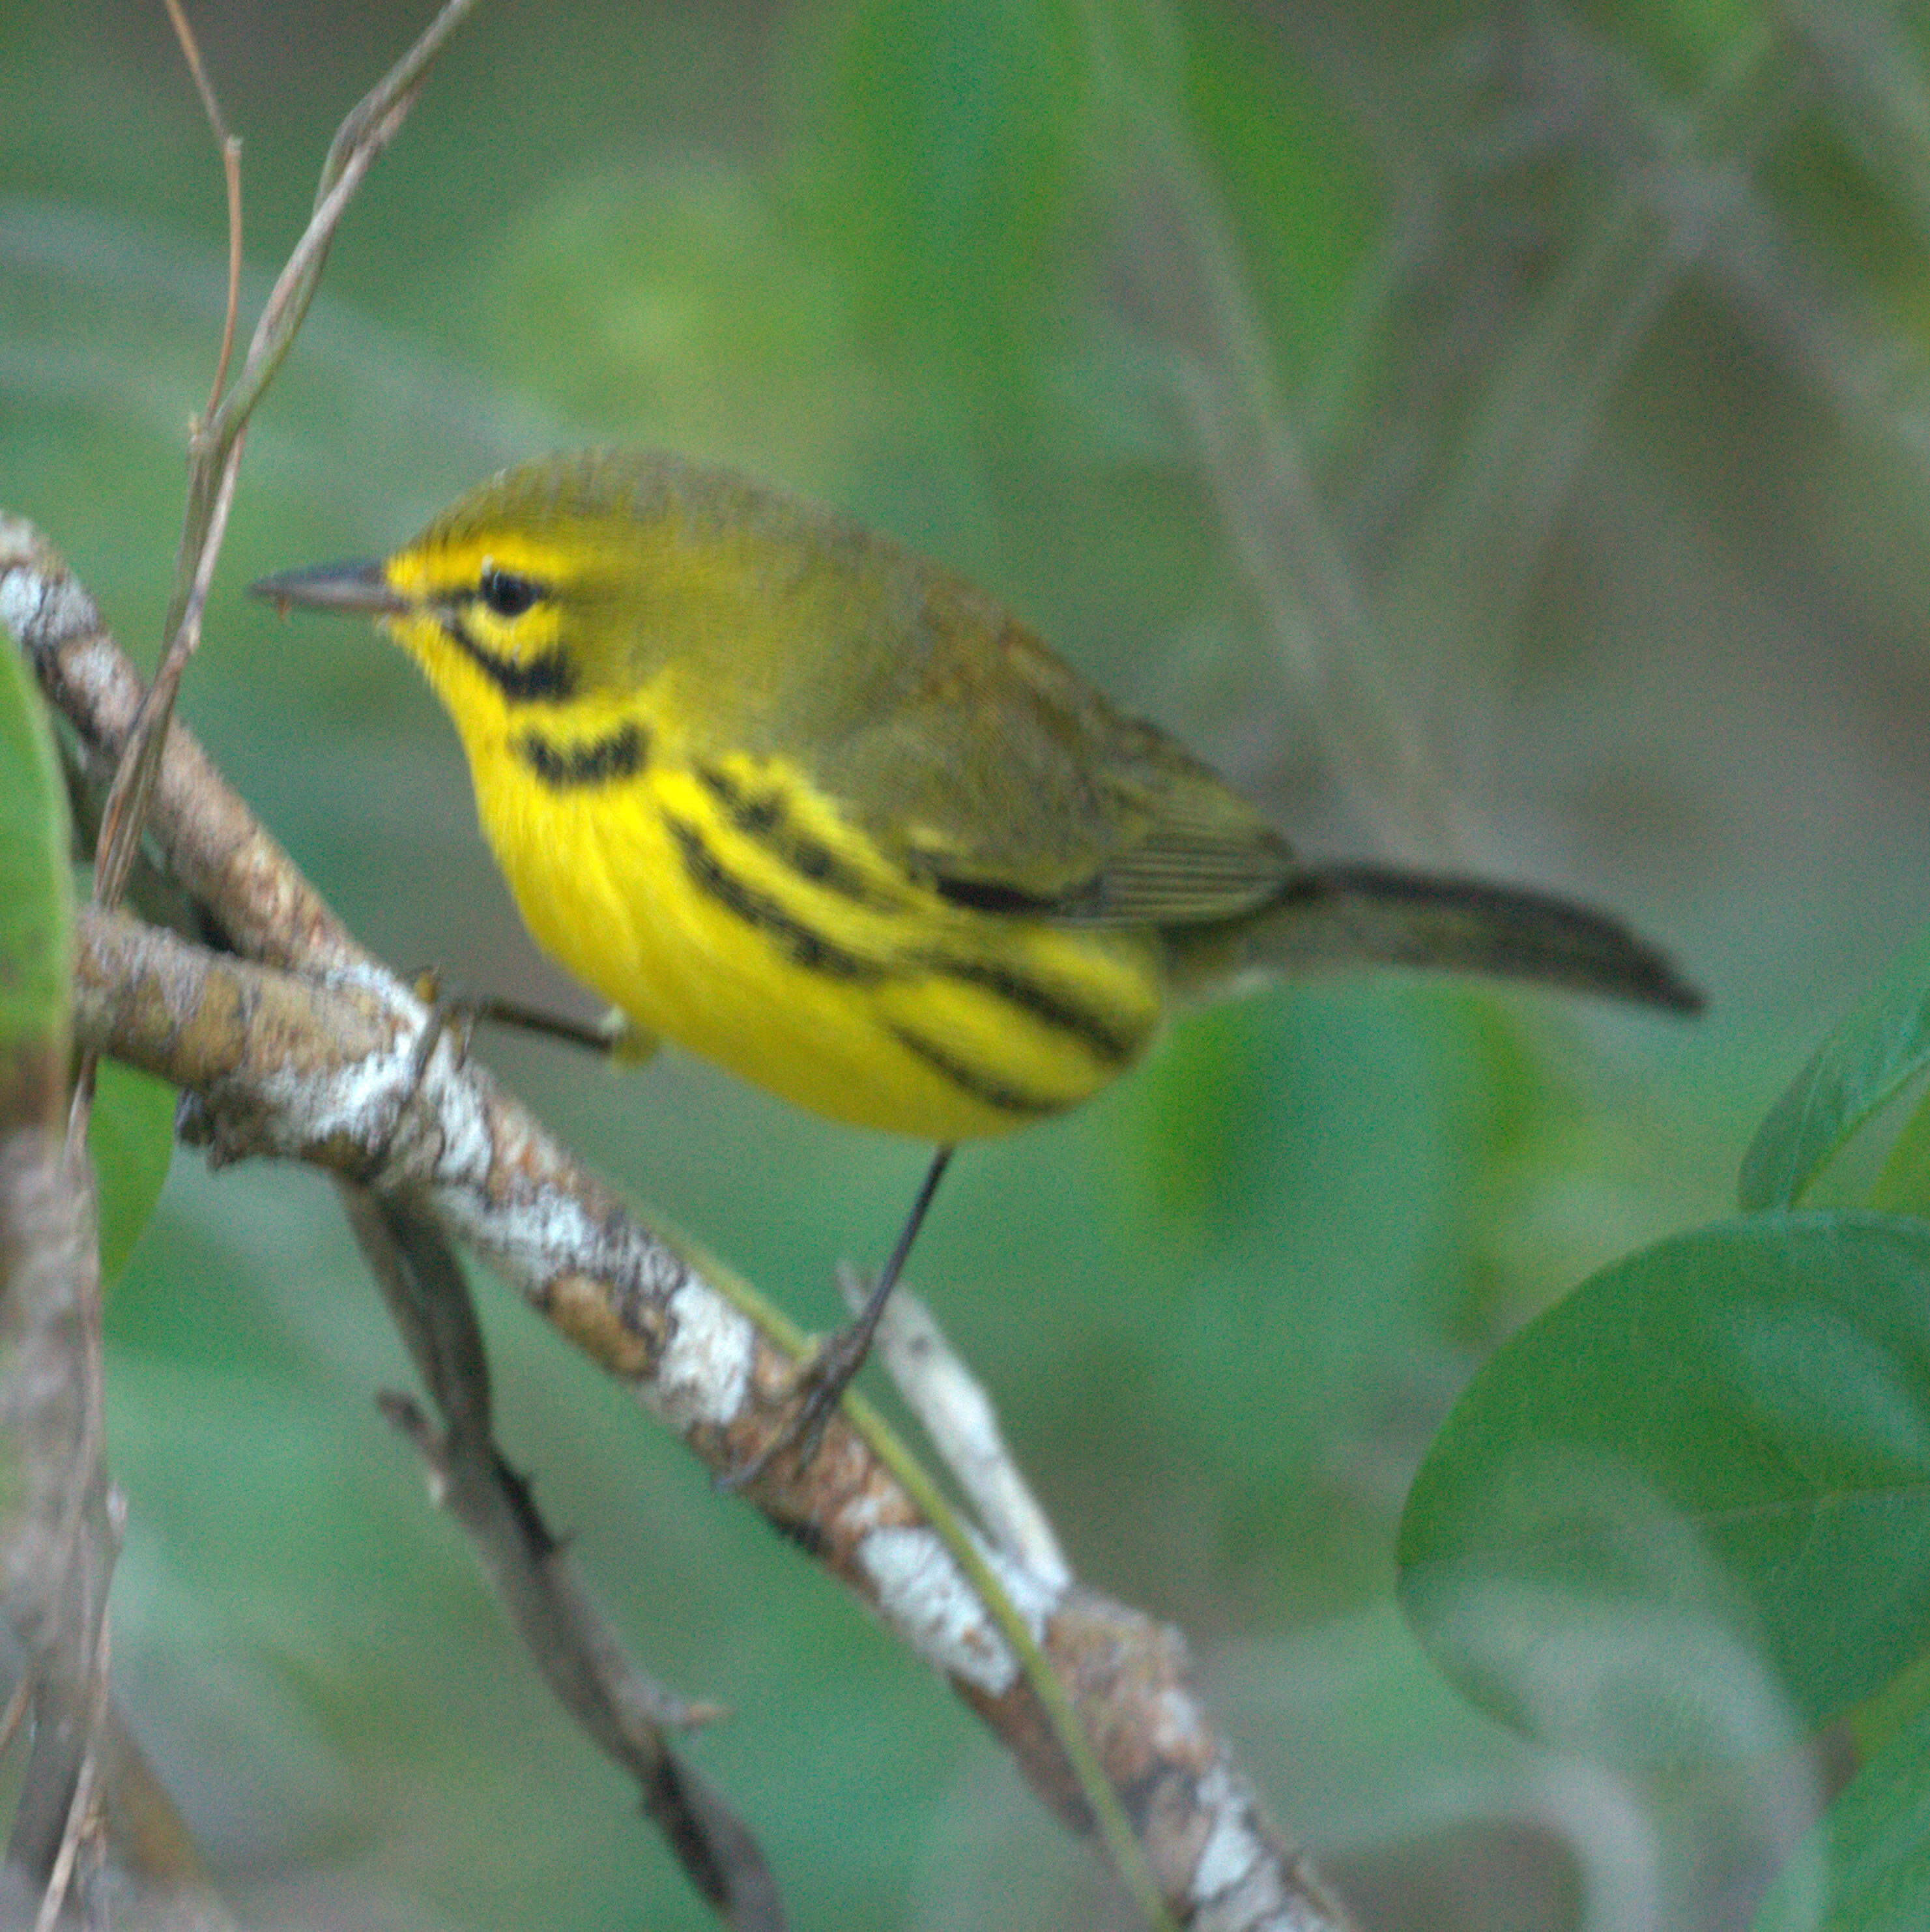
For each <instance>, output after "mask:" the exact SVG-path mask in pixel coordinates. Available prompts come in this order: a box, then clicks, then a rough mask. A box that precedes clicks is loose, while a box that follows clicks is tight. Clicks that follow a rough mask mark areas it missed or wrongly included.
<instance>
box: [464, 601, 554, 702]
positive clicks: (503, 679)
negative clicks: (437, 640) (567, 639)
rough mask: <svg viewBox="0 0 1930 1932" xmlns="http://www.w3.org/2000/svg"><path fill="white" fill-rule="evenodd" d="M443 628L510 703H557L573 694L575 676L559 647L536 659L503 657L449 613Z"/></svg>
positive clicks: (543, 653)
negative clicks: (477, 639)
mask: <svg viewBox="0 0 1930 1932" xmlns="http://www.w3.org/2000/svg"><path fill="white" fill-rule="evenodd" d="M443 630H444V631H445V632H446V634H448V637H449V641H450V642H451V643H452V644H454V645H455V647H456V649H458V650H459V651H461V652H462V654H463V655H464V656H465V657H466V658H468V659H469V661H470V663H472V664H474V665H475V666H476V668H477V670H479V671H481V672H482V674H483V676H485V677H486V678H488V680H489V681H490V682H491V684H493V685H495V687H496V688H497V690H498V691H501V692H502V694H503V696H504V697H506V698H507V699H509V702H510V703H512V704H561V703H564V702H565V701H566V700H568V699H569V698H570V697H574V696H575V693H576V673H575V672H574V671H573V670H571V668H570V664H569V658H567V657H566V656H565V655H564V654H563V650H562V648H561V647H560V646H558V647H557V648H556V649H552V650H547V651H545V652H542V655H540V656H538V657H533V658H506V657H504V656H503V655H501V654H500V652H496V651H492V650H489V649H485V647H484V646H482V645H481V644H479V643H477V642H476V640H475V638H473V637H471V636H470V633H469V630H468V627H467V625H465V624H464V622H463V621H462V619H461V618H460V617H459V616H456V615H455V613H453V612H448V613H445V614H444V616H443Z"/></svg>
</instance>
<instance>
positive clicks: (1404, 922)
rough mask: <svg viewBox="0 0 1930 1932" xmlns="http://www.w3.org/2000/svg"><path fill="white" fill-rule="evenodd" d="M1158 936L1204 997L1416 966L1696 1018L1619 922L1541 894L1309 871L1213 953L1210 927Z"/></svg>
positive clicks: (1667, 970) (1332, 868) (1656, 954)
mask: <svg viewBox="0 0 1930 1932" xmlns="http://www.w3.org/2000/svg"><path fill="white" fill-rule="evenodd" d="M1169 938H1172V940H1173V941H1174V942H1175V946H1176V950H1177V951H1178V955H1179V956H1178V958H1177V959H1176V960H1175V966H1176V968H1178V974H1177V977H1179V978H1180V979H1181V980H1182V981H1187V980H1190V981H1192V982H1193V983H1196V984H1198V985H1200V986H1202V988H1205V989H1213V988H1214V987H1216V986H1218V985H1220V984H1222V983H1224V982H1225V981H1226V980H1231V979H1235V978H1238V977H1244V975H1246V974H1249V973H1251V972H1253V971H1260V972H1267V971H1271V972H1275V973H1283V974H1310V973H1318V972H1321V971H1334V970H1340V969H1346V968H1358V967H1360V966H1362V965H1385V966H1418V967H1424V968H1428V969H1429V970H1430V971H1439V972H1449V973H1481V974H1490V975H1492V976H1493V977H1498V978H1502V979H1510V980H1533V981H1536V982H1538V983H1540V984H1541V985H1544V986H1562V987H1566V988H1568V989H1570V990H1571V991H1573V992H1581V993H1597V994H1601V995H1605V996H1606V997H1607V998H1611V999H1620V1000H1633V1001H1637V1002H1638V1003H1640V1004H1643V1005H1645V1006H1653V1007H1666V1008H1667V1010H1669V1011H1670V1012H1672V1013H1699V1012H1700V1010H1701V1009H1702V995H1701V994H1700V993H1699V992H1697V990H1696V989H1695V988H1694V987H1693V986H1691V985H1690V984H1689V983H1688V981H1686V980H1684V979H1683V978H1682V976H1681V975H1680V974H1679V973H1677V972H1676V969H1675V968H1674V966H1673V965H1672V964H1671V963H1670V961H1669V959H1667V956H1665V955H1664V954H1663V953H1661V951H1659V950H1658V949H1657V948H1656V947H1652V946H1651V945H1649V944H1648V943H1647V942H1646V941H1644V940H1642V939H1639V938H1637V937H1636V935H1634V933H1632V932H1630V931H1629V929H1628V927H1626V926H1624V925H1623V924H1622V922H1620V921H1619V919H1611V918H1610V917H1608V916H1607V914H1605V913H1598V912H1595V911H1593V910H1591V909H1590V908H1589V907H1586V906H1582V905H1577V904H1575V903H1574V901H1572V900H1571V899H1563V898H1556V897H1555V896H1554V895H1553V894H1551V893H1547V892H1528V891H1522V890H1518V889H1515V888H1513V887H1510V886H1491V885H1485V884H1482V883H1479V882H1478V881H1477V880H1472V879H1456V878H1436V877H1430V876H1428V875H1427V874H1422V873H1415V872H1403V871H1397V870H1395V869H1394V868H1391V867H1382V866H1378V865H1322V866H1313V867H1310V868H1308V869H1307V871H1304V872H1301V873H1298V874H1295V877H1293V878H1292V879H1291V880H1289V881H1288V883H1287V884H1286V886H1285V887H1284V888H1283V889H1282V891H1281V892H1280V896H1279V897H1278V898H1277V899H1276V900H1275V901H1274V903H1273V904H1271V906H1269V907H1267V908H1266V909H1265V910H1264V911H1262V912H1261V913H1258V914H1257V915H1252V914H1250V915H1248V916H1247V918H1246V919H1244V920H1242V921H1241V922H1238V926H1237V928H1235V927H1234V926H1231V925H1229V926H1227V927H1226V928H1223V929H1221V931H1220V934H1219V935H1218V936H1217V944H1216V943H1215V941H1214V938H1212V937H1211V933H1210V929H1208V930H1202V931H1200V932H1198V933H1197V935H1196V939H1195V937H1194V935H1184V934H1180V935H1169ZM1189 954H1191V955H1193V957H1191V958H1189V957H1188V955H1189ZM1189 967H1190V968H1193V970H1192V971H1188V968H1189Z"/></svg>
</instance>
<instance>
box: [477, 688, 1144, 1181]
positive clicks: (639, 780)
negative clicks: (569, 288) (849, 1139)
mask: <svg viewBox="0 0 1930 1932" xmlns="http://www.w3.org/2000/svg"><path fill="white" fill-rule="evenodd" d="M568 724H569V736H567V737H564V736H560V735H553V734H546V733H545V732H544V731H542V730H538V729H536V728H535V727H528V726H525V727H521V728H520V729H512V731H511V732H510V733H509V734H508V735H507V736H505V737H499V738H497V739H494V741H493V742H489V743H486V744H485V743H479V742H475V741H473V740H471V741H470V743H469V746H468V748H469V751H470V765H471V770H472V773H473V777H474V779H475V782H476V799H477V805H478V808H479V813H480V815H481V817H482V825H483V829H484V831H485V834H486V835H487V836H488V840H489V841H490V844H491V846H492V847H494V850H495V853H496V856H497V860H498V862H500V864H501V865H502V867H503V871H504V873H505V874H506V876H507V877H508V878H509V883H510V886H511V887H512V890H513V891H514V892H515V896H516V899H517V902H518V905H519V906H520V907H521V910H522V913H523V916H524V919H526V920H527V922H528V924H529V927H530V931H531V932H532V933H533V934H534V935H535V936H536V939H537V941H538V942H539V944H541V945H542V947H544V948H545V950H547V951H548V952H549V953H551V954H553V955H554V956H555V957H556V958H557V959H558V960H559V961H560V962H561V963H562V964H563V965H564V966H566V968H569V971H572V973H574V974H576V975H577V976H578V977H579V978H580V979H581V980H584V981H585V982H586V983H587V984H588V985H589V986H592V987H593V988H594V989H596V992H599V994H601V995H602V997H603V998H605V999H607V1000H608V1001H610V1002H611V1004H613V1005H614V1006H616V1007H618V1008H620V1010H622V1011H623V1013H625V1014H626V1016H628V1017H629V1019H630V1020H631V1021H632V1023H633V1024H634V1025H636V1026H638V1027H639V1028H642V1029H644V1031H647V1032H650V1033H653V1034H661V1035H662V1036H663V1037H665V1038H666V1039H668V1040H674V1041H676V1042H677V1043H678V1044H679V1045H680V1046H683V1047H686V1048H687V1049H689V1051H691V1052H694V1053H697V1054H699V1055H702V1056H703V1057H704V1058H706V1059H707V1060H711V1061H716V1063H717V1064H719V1065H720V1066H723V1067H728V1068H729V1069H730V1070H731V1071H732V1072H734V1073H737V1074H739V1075H740V1076H742V1077H743V1078H744V1079H747V1080H749V1081H752V1082H755V1083H756V1084H757V1085H759V1086H761V1087H763V1088H767V1090H769V1091H771V1092H773V1093H775V1094H779V1095H781V1096H782V1097H783V1098H785V1099H786V1100H790V1101H791V1102H793V1103H795V1104H796V1105H797V1106H802V1107H806V1108H808V1109H811V1110H812V1112H816V1113H818V1114H822V1115H827V1116H829V1117H830V1118H833V1119H834V1120H839V1121H848V1122H850V1123H851V1124H854V1125H856V1126H860V1127H875V1128H881V1129H884V1130H888V1131H891V1132H894V1133H902V1134H908V1135H913V1136H917V1138H919V1139H922V1140H926V1141H931V1142H941V1143H945V1142H953V1141H956V1140H962V1139H971V1138H977V1137H980V1136H987V1135H993V1134H1001V1133H1009V1132H1010V1131H1011V1130H1013V1129H1015V1128H1017V1127H1023V1126H1025V1125H1026V1124H1028V1123H1029V1122H1031V1121H1037V1120H1039V1119H1040V1118H1044V1117H1045V1116H1047V1115H1052V1114H1055V1113H1058V1112H1061V1111H1062V1110H1064V1109H1066V1108H1068V1107H1071V1106H1076V1105H1077V1104H1078V1103H1079V1102H1080V1101H1082V1100H1085V1099H1087V1098H1088V1097H1089V1096H1090V1095H1091V1094H1093V1093H1094V1091H1097V1089H1098V1088H1100V1087H1102V1086H1103V1085H1106V1083H1107V1082H1109V1081H1111V1080H1112V1079H1115V1077H1116V1076H1118V1075H1119V1074H1120V1073H1122V1072H1124V1070H1125V1069H1126V1068H1127V1067H1128V1066H1129V1065H1130V1064H1132V1062H1133V1061H1134V1060H1135V1059H1136V1058H1137V1057H1138V1056H1139V1054H1140V1053H1141V1052H1142V1051H1143V1050H1144V1049H1145V1045H1146V1043H1147V1042H1148V1040H1150V1038H1151V1036H1152V1034H1153V1032H1154V1029H1155V1028H1157V1025H1158V1022H1159V1019H1160V1007H1161V981H1160V957H1159V950H1158V946H1159V942H1158V941H1157V938H1156V936H1154V935H1151V934H1139V933H1133V932H1094V931H1091V930H1065V929H1057V928H1054V927H1052V926H1047V925H1046V924H1044V923H1043V922H1039V921H1034V920H1027V919H1013V918H1011V917H1009V916H1002V915H999V914H995V913H982V912H978V911H975V910H971V909H968V908H965V907H956V906H953V905H951V904H949V903H947V901H944V900H942V899H941V898H939V897H938V895H937V894H936V893H935V892H932V890H931V889H929V888H927V887H926V886H923V885H921V884H920V883H918V882H917V881H914V880H911V879H908V878H907V877H905V876H903V875H902V874H899V873H898V872H896V871H894V869H893V868H891V867H890V865H888V864H887V863H886V862H884V861H883V860H882V859H881V857H880V856H879V854H878V853H877V851H876V850H875V848H874V847H872V844H871V843H870V841H869V840H866V839H865V838H863V837H862V836H861V835H860V834H858V833H857V832H856V831H855V830H854V829H853V828H851V826H848V825H847V824H845V823H843V822H842V820H839V818H838V817H837V816H836V814H835V812H834V811H832V810H831V809H830V808H829V806H828V805H827V802H825V801H824V800H823V799H821V798H820V797H818V796H817V795H816V794H815V793H814V792H812V790H811V789H810V788H809V787H808V786H807V785H806V784H804V783H803V781H802V780H801V778H800V776H799V775H798V774H797V772H796V771H795V770H794V769H790V768H788V767H786V766H783V765H782V764H781V763H778V762H776V761H773V760H752V759H750V758H748V757H743V756H742V755H728V756H725V757H711V758H698V757H692V756H689V755H688V754H680V753H679V752H678V751H677V749H676V748H674V746H666V745H665V744H664V743H663V742H662V734H660V733H653V732H652V730H650V728H649V727H648V725H647V724H646V723H645V722H644V720H643V718H641V717H640V716H639V715H638V714H637V712H635V709H634V707H632V709H623V708H613V709H611V710H609V711H608V712H605V713H603V714H601V715H599V714H598V713H597V712H595V711H594V710H593V709H591V708H590V707H588V706H584V705H582V704H578V705H575V706H572V707H571V709H570V712H569V720H568ZM466 735H467V734H466Z"/></svg>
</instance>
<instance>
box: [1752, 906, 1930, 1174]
mask: <svg viewBox="0 0 1930 1932" xmlns="http://www.w3.org/2000/svg"><path fill="white" fill-rule="evenodd" d="M1926 1066H1930V926H1925V927H1924V928H1923V929H1922V931H1921V932H1919V933H1918V934H1917V935H1916V937H1915V938H1913V939H1912V940H1911V941H1910V944H1908V945H1907V946H1906V947H1904V949H1903V950H1902V951H1901V953H1898V955H1897V957H1896V959H1895V961H1894V962H1893V963H1892V965H1891V966H1890V968H1889V971H1887V972H1886V973H1885V974H1883V977H1882V978H1881V979H1880V980H1878V981H1877V983H1876V984H1875V985H1874V986H1872V987H1871V989H1870V990H1869V991H1868V992H1867V993H1865V995H1863V997H1862V998H1861V999H1860V1000H1859V1001H1857V1002H1856V1005H1855V1007H1853V1009H1852V1010H1851V1011H1850V1014H1849V1016H1848V1017H1847V1019H1844V1021H1843V1022H1842V1023H1841V1025H1839V1026H1838V1028H1836V1030H1835V1032H1834V1033H1832V1034H1831V1035H1830V1036H1829V1038H1828V1039H1827V1040H1825V1041H1824V1042H1823V1044H1822V1045H1821V1046H1820V1047H1818V1048H1817V1050H1816V1053H1815V1055H1814V1058H1812V1059H1811V1061H1810V1063H1809V1064H1808V1066H1807V1067H1805V1068H1804V1069H1803V1070H1802V1072H1801V1073H1799V1074H1798V1075H1797V1076H1796V1078H1795V1079H1793V1080H1792V1081H1791V1082H1790V1084H1789V1085H1788V1086H1787V1088H1785V1089H1784V1091H1783V1095H1782V1097H1781V1100H1778V1101H1777V1103H1775V1106H1773V1107H1772V1108H1771V1109H1770V1110H1769V1118H1767V1119H1766V1121H1763V1124H1762V1126H1761V1127H1760V1129H1759V1130H1757V1134H1756V1137H1755V1139H1754V1140H1753V1141H1751V1142H1750V1143H1749V1151H1748V1153H1747V1154H1745V1155H1744V1156H1743V1157H1742V1178H1741V1180H1740V1181H1739V1184H1738V1187H1737V1190H1736V1191H1737V1194H1738V1197H1739V1200H1740V1202H1741V1204H1742V1206H1743V1207H1744V1208H1748V1209H1750V1210H1751V1211H1759V1210H1761V1209H1764V1208H1793V1207H1794V1206H1795V1205H1796V1202H1798V1201H1799V1199H1801V1198H1802V1191H1803V1190H1804V1189H1805V1188H1806V1187H1808V1185H1809V1184H1810V1183H1811V1181H1814V1179H1815V1178H1816V1176H1817V1174H1818V1173H1819V1172H1820V1171H1821V1169H1822V1168H1823V1166H1824V1165H1825V1163H1827V1162H1828V1160H1829V1158H1830V1157H1831V1156H1832V1155H1833V1154H1835V1152H1836V1151H1837V1149H1838V1148H1840V1147H1841V1145H1843V1143H1844V1142H1845V1141H1847V1139H1849V1138H1850V1136H1851V1135H1852V1134H1853V1133H1855V1132H1856V1130H1857V1129H1858V1128H1859V1127H1861V1126H1862V1124H1863V1123H1864V1122H1865V1121H1867V1120H1868V1118H1870V1116H1871V1115H1872V1114H1874V1113H1875V1112H1877V1109H1879V1108H1880V1107H1881V1106H1883V1103H1885V1102H1886V1100H1889V1098H1890V1097H1892V1095H1893V1094H1895V1092H1896V1091H1897V1089H1898V1088H1900V1087H1901V1085H1903V1083H1904V1082H1905V1081H1906V1080H1907V1079H1909V1078H1910V1076H1911V1075H1912V1074H1913V1073H1919V1072H1921V1071H1922V1069H1923V1068H1924V1067H1926Z"/></svg>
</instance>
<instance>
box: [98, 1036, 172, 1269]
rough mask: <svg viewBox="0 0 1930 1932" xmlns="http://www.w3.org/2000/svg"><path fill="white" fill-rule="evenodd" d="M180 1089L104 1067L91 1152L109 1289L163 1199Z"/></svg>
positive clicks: (103, 1264)
mask: <svg viewBox="0 0 1930 1932" xmlns="http://www.w3.org/2000/svg"><path fill="white" fill-rule="evenodd" d="M174 1103H175V1092H174V1089H173V1088H172V1087H170V1086H169V1085H167V1082H165V1081H161V1080H156V1079H154V1078H152V1076H150V1075H148V1074H146V1073H137V1072H136V1071H135V1070H134V1068H132V1067H123V1066H122V1065H120V1064H119V1063H118V1062H117V1061H111V1060H104V1061H101V1067H100V1071H99V1073H98V1076H97V1079H96V1081H95V1089H94V1109H93V1112H92V1114H91V1115H89V1118H88V1122H87V1151H88V1154H89V1157H91V1158H92V1161H93V1163H94V1182H95V1210H96V1212H97V1214H98V1217H99V1220H100V1224H101V1286H102V1287H103V1288H110V1287H112V1286H113V1284H114V1283H115V1282H116V1280H119V1277H120V1273H121V1271H122V1269H123V1268H125V1267H126V1266H127V1265H128V1256H129V1255H130V1254H131V1253H133V1252H134V1244H135V1243H136V1242H137V1241H139V1240H140V1235H141V1230H142V1229H144V1228H145V1227H146V1226H147V1224H148V1220H149V1217H150V1216H151V1215H152V1214H153V1213H154V1208H155V1202H157V1201H158V1199H160V1198H161V1184H162V1182H164V1181H166V1180H167V1166H168V1161H169V1159H170V1156H171V1155H172V1154H173V1151H174Z"/></svg>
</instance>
